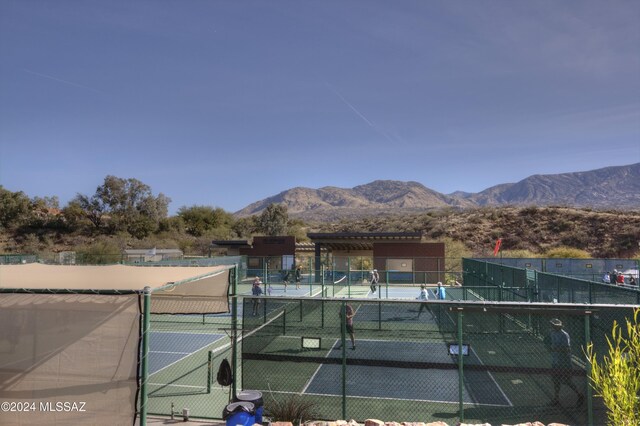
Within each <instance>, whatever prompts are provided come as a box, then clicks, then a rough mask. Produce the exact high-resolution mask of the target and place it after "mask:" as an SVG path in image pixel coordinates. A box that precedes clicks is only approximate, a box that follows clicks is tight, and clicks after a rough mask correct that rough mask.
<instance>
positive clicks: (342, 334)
mask: <svg viewBox="0 0 640 426" xmlns="http://www.w3.org/2000/svg"><path fill="white" fill-rule="evenodd" d="M340 310H341V311H342V315H341V321H340V322H341V323H342V324H341V326H340V340H341V341H342V418H343V419H346V418H347V303H346V302H345V301H344V300H343V301H342V306H341V307H340Z"/></svg>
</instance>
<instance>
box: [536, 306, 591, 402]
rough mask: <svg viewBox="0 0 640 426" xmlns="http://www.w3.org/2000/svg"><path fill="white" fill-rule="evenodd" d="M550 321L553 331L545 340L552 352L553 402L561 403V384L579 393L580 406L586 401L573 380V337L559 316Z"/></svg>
mask: <svg viewBox="0 0 640 426" xmlns="http://www.w3.org/2000/svg"><path fill="white" fill-rule="evenodd" d="M549 322H550V324H551V331H550V332H549V334H548V335H547V337H546V338H545V340H544V342H545V344H546V345H547V347H548V348H549V351H550V352H551V368H552V369H553V372H552V373H551V374H552V376H551V380H552V381H553V393H554V398H553V400H551V404H552V405H560V386H561V385H565V386H568V387H569V388H571V390H573V391H574V392H575V393H576V395H578V400H577V403H576V405H577V406H580V405H582V404H583V403H584V395H583V394H582V392H580V390H579V389H578V387H577V386H576V385H575V384H574V383H573V380H571V370H572V367H573V363H572V362H571V337H569V333H567V332H566V331H565V330H564V329H563V328H562V321H560V320H559V319H558V318H554V319H552V320H551V321H549Z"/></svg>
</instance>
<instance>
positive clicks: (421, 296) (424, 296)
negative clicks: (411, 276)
mask: <svg viewBox="0 0 640 426" xmlns="http://www.w3.org/2000/svg"><path fill="white" fill-rule="evenodd" d="M418 300H422V302H423V303H421V304H420V310H418V318H420V314H421V313H422V311H423V310H425V309H426V310H427V311H429V312H431V311H430V310H429V306H428V305H427V303H426V302H427V300H429V292H428V291H427V286H426V285H424V284H422V285H421V286H420V294H419V295H418ZM431 316H433V314H431Z"/></svg>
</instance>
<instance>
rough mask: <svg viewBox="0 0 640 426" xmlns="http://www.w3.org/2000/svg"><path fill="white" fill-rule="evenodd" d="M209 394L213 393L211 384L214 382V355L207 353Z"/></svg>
mask: <svg viewBox="0 0 640 426" xmlns="http://www.w3.org/2000/svg"><path fill="white" fill-rule="evenodd" d="M207 354H208V356H207V394H210V393H211V382H212V381H213V359H212V358H213V354H212V353H211V351H208V352H207Z"/></svg>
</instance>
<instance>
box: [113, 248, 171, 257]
mask: <svg viewBox="0 0 640 426" xmlns="http://www.w3.org/2000/svg"><path fill="white" fill-rule="evenodd" d="M124 252H125V253H127V254H149V255H150V254H168V253H180V254H182V250H180V249H153V248H150V249H126V250H125V251H124Z"/></svg>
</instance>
